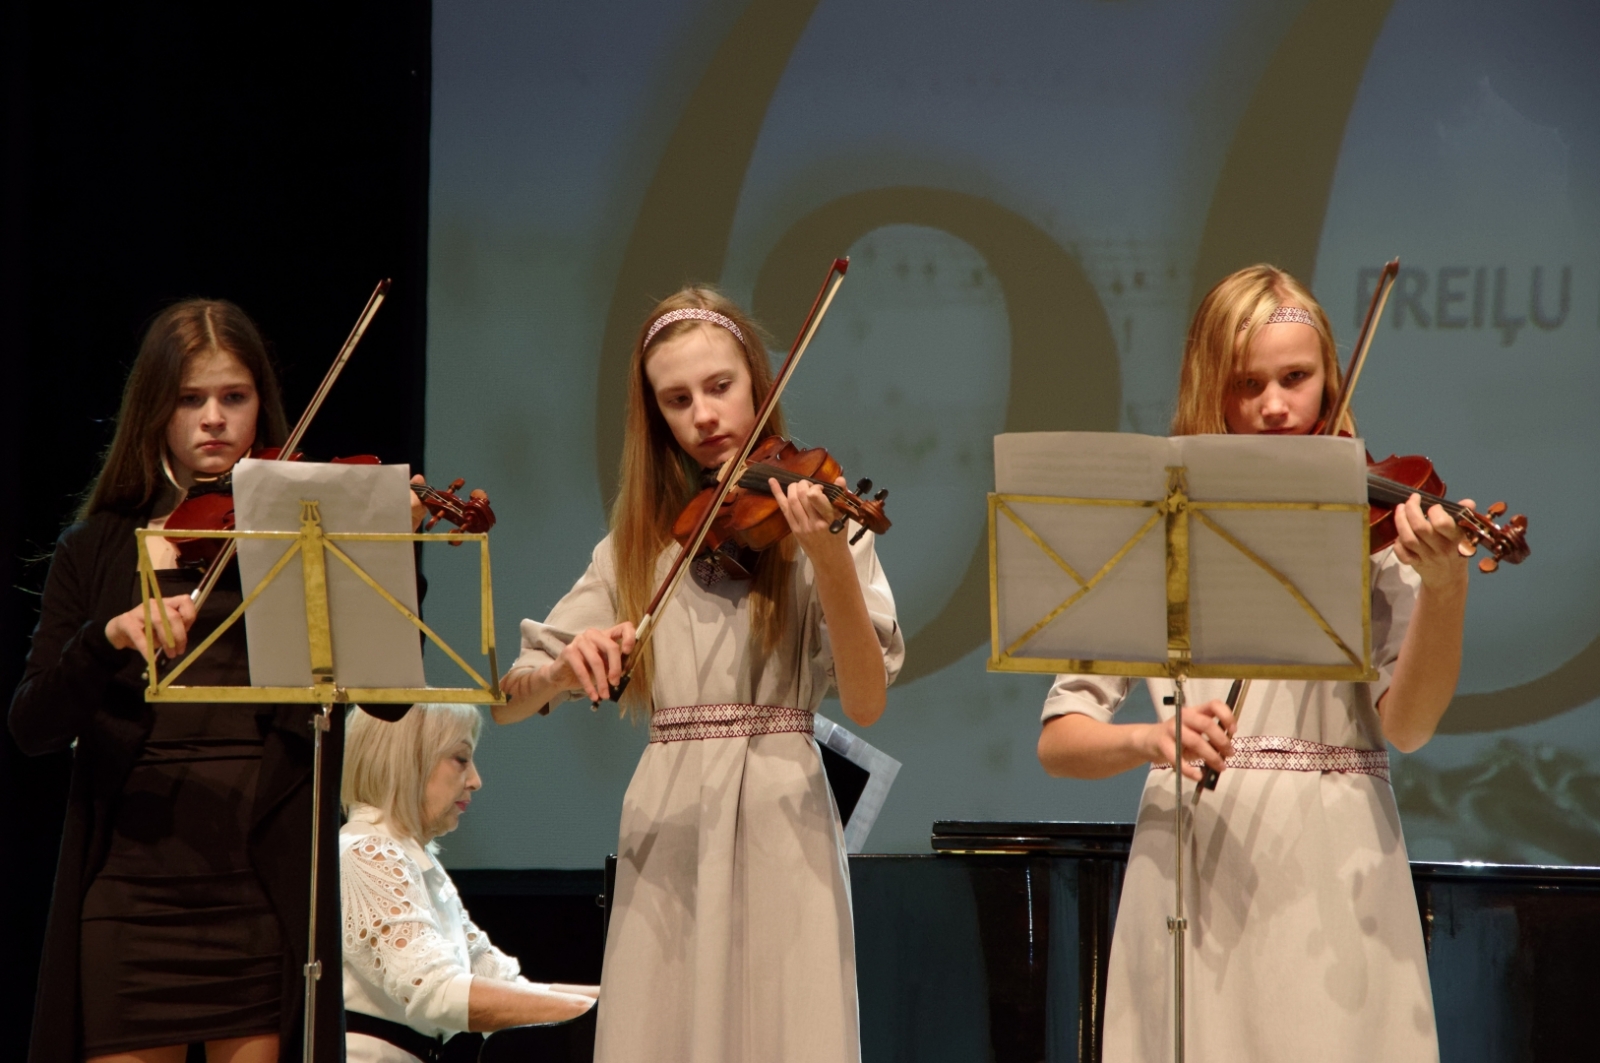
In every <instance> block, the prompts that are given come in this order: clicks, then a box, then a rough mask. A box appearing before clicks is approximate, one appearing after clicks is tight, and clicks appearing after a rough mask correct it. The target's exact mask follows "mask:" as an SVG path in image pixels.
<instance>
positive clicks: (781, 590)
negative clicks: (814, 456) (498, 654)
mask: <svg viewBox="0 0 1600 1063" xmlns="http://www.w3.org/2000/svg"><path fill="white" fill-rule="evenodd" d="M688 307H695V308H698V309H702V310H712V311H715V312H716V313H718V314H721V315H723V316H724V317H726V318H728V319H729V320H731V321H732V322H734V324H736V325H738V326H739V331H740V332H742V333H743V334H744V339H743V342H741V343H740V344H739V346H740V348H741V349H742V350H743V351H744V361H745V366H746V368H747V369H748V370H749V372H750V397H751V399H752V401H753V402H754V403H755V405H756V407H757V408H758V409H759V408H760V406H761V404H762V403H763V402H765V401H766V398H767V393H768V392H770V391H771V390H772V365H771V363H770V362H768V360H767V349H766V345H765V344H763V343H762V340H761V333H760V330H759V329H757V327H756V325H755V322H753V321H751V320H750V317H749V316H748V315H747V314H745V313H744V311H742V310H740V309H739V308H738V307H737V306H735V305H734V304H733V302H732V301H731V300H729V299H728V298H727V297H726V296H724V295H723V294H722V293H721V292H718V291H716V290H715V289H713V288H709V287H701V286H691V287H687V288H684V289H682V290H681V291H678V292H676V293H674V294H672V295H670V296H668V297H667V298H665V299H663V300H661V302H660V303H658V304H656V307H655V309H654V310H652V311H650V313H649V314H648V315H647V316H646V317H645V319H644V323H643V324H642V325H640V327H639V335H638V337H637V338H636V339H635V340H634V344H633V358H632V359H631V361H630V363H629V366H628V412H627V421H626V424H625V427H624V433H623V441H622V471H621V475H620V476H619V478H618V479H619V483H620V488H619V490H618V491H617V500H616V503H615V505H613V506H612V508H611V546H612V550H613V552H614V555H615V559H616V569H617V615H618V616H619V617H621V618H622V619H625V620H633V621H637V620H639V618H640V617H642V616H643V615H644V610H645V607H646V606H647V605H649V604H650V596H651V595H652V594H654V593H655V589H656V562H657V559H658V558H659V557H660V556H661V552H662V551H663V550H665V549H666V548H667V545H668V544H669V543H671V542H672V524H673V522H674V521H675V520H676V519H677V517H678V514H679V513H680V512H681V511H682V510H683V507H684V506H685V505H687V504H688V502H689V500H690V499H691V498H693V497H694V496H695V494H696V493H698V492H699V491H700V466H699V463H697V462H696V461H695V460H694V459H693V458H691V457H689V455H687V454H685V453H684V452H683V450H682V448H680V447H679V446H678V441H677V440H676V439H675V438H674V437H673V435H672V429H671V427H670V426H668V424H667V420H666V418H665V417H663V416H662V415H661V408H660V406H659V405H658V404H657V403H656V397H655V391H654V389H653V388H651V386H650V379H649V377H647V376H646V375H645V353H646V352H645V343H644V341H645V335H646V333H647V332H648V331H649V328H650V325H651V323H652V322H654V321H655V320H656V319H657V318H658V317H660V316H661V315H662V314H665V313H668V312H669V311H672V310H681V309H685V308H688ZM718 327H719V326H717V325H710V324H706V323H705V322H702V321H696V320H685V321H675V322H673V323H672V324H670V325H666V326H664V327H663V328H662V329H661V330H660V331H659V332H657V333H656V334H655V335H654V336H653V337H651V339H650V344H651V346H652V347H654V346H655V345H656V344H658V343H661V342H663V341H664V340H669V339H671V338H673V337H674V336H678V335H681V334H683V333H684V332H685V331H687V330H689V329H694V328H718ZM729 335H730V336H732V333H729ZM733 338H734V340H735V342H739V340H738V337H733ZM763 433H764V434H765V435H774V434H776V435H783V434H785V429H784V421H783V410H782V408H781V406H780V407H777V408H774V409H773V411H772V416H771V417H770V418H768V420H767V423H766V427H765V428H764V429H763ZM794 558H795V554H794V540H793V538H792V537H789V538H785V539H784V540H783V541H782V542H780V543H778V544H777V545H776V546H773V547H772V548H770V549H768V550H766V551H763V552H762V553H761V555H760V560H759V561H758V562H757V564H756V569H755V573H754V579H753V580H752V581H751V584H750V591H749V596H748V599H749V605H750V651H751V660H752V662H753V664H754V665H755V667H756V668H757V669H758V670H759V663H760V661H761V660H762V659H764V658H765V657H766V656H767V655H768V654H770V653H771V652H772V651H773V649H774V648H776V646H777V645H778V640H779V639H780V638H781V636H782V634H783V627H784V623H785V617H786V615H787V613H788V609H789V601H790V598H791V595H792V589H791V584H792V582H793V578H794ZM654 674H655V668H654V660H653V657H652V654H651V650H650V647H649V646H646V647H645V649H644V650H643V651H642V652H641V653H640V655H639V659H638V661H637V662H636V663H635V664H634V668H633V679H632V680H631V682H630V683H629V685H628V691H627V693H626V694H625V695H624V696H623V703H622V704H623V710H624V711H625V712H632V711H638V712H649V711H650V710H651V709H652V708H653V707H654V706H653V705H652V702H651V694H650V692H651V682H652V680H653V678H654Z"/></svg>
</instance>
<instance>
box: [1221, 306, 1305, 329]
mask: <svg viewBox="0 0 1600 1063" xmlns="http://www.w3.org/2000/svg"><path fill="white" fill-rule="evenodd" d="M1285 321H1292V322H1294V323H1295V324H1297V325H1310V326H1311V327H1312V328H1316V327H1317V319H1316V318H1314V317H1312V316H1311V311H1309V310H1302V309H1301V308H1300V307H1298V306H1280V307H1278V308H1277V309H1276V310H1274V311H1273V312H1272V313H1270V314H1268V315H1267V319H1266V320H1265V321H1263V322H1262V324H1263V325H1277V324H1281V323H1283V322H1285ZM1249 327H1250V319H1249V318H1245V319H1244V320H1243V321H1241V322H1239V327H1238V329H1237V330H1236V331H1238V332H1243V331H1244V330H1245V329H1247V328H1249Z"/></svg>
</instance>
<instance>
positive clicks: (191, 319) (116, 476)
mask: <svg viewBox="0 0 1600 1063" xmlns="http://www.w3.org/2000/svg"><path fill="white" fill-rule="evenodd" d="M216 351H224V352H226V353H228V354H231V355H233V356H234V357H235V358H237V359H239V361H240V363H241V364H243V365H244V367H245V368H246V369H247V370H249V371H250V376H251V377H252V378H253V379H254V381H255V385H256V395H257V397H258V398H259V399H260V408H259V410H258V412H257V413H256V439H255V445H256V446H257V447H273V446H277V445H278V444H280V443H282V442H283V441H284V439H285V438H287V437H288V435H289V429H288V426H287V422H286V421H285V419H284V416H283V397H282V395H281V394H280V392H279V390H278V375H277V373H275V372H274V371H273V368H272V359H271V358H269V357H268V355H267V345H266V343H265V342H263V341H262V339H261V333H260V332H259V331H258V330H257V329H256V326H255V323H254V322H253V321H251V320H250V318H249V317H248V316H246V314H245V312H244V311H243V310H240V309H239V308H238V307H237V306H235V305H234V304H232V303H230V302H228V301H227V300H224V299H185V300H183V301H182V302H179V303H173V304H172V305H171V306H169V307H167V308H166V309H165V310H163V311H161V313H159V314H157V315H156V316H155V319H154V320H152V321H151V322H150V327H149V328H147V329H145V333H144V340H143V341H142V342H141V343H140V344H139V355H138V357H137V358H135V359H134V361H133V368H132V369H131V370H129V371H128V382H127V384H126V385H124V387H123V389H122V407H121V409H119V410H118V411H117V428H116V434H115V435H113V436H112V438H111V446H110V447H109V448H107V450H106V453H105V459H104V461H103V462H102V463H101V466H100V472H99V474H98V475H97V476H96V477H95V479H94V483H93V484H92V485H91V486H90V488H89V490H88V492H87V493H86V495H85V497H84V500H83V505H82V506H80V507H79V509H78V517H77V519H79V520H84V519H86V518H88V517H91V516H93V515H94V514H96V513H99V512H101V511H102V510H110V511H111V512H114V513H122V514H133V513H137V512H139V511H141V510H142V509H144V507H146V506H148V505H149V504H150V502H151V500H152V499H154V498H155V496H156V492H157V490H158V489H159V488H160V486H161V484H162V481H163V480H164V479H165V477H164V475H163V473H162V470H161V459H162V455H163V453H164V451H165V448H166V439H167V422H169V421H171V420H172V411H173V410H175V409H177V406H178V389H179V388H180V387H181V386H182V385H183V372H184V369H185V368H186V367H187V366H188V365H189V362H190V361H191V360H192V359H194V358H196V357H198V356H200V355H206V354H211V353H213V352H216Z"/></svg>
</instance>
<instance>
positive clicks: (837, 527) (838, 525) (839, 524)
mask: <svg viewBox="0 0 1600 1063" xmlns="http://www.w3.org/2000/svg"><path fill="white" fill-rule="evenodd" d="M828 530H829V531H830V532H832V533H833V534H835V535H838V534H839V533H840V532H842V531H844V518H843V517H840V518H839V519H838V520H836V521H834V522H833V523H832V524H830V525H828Z"/></svg>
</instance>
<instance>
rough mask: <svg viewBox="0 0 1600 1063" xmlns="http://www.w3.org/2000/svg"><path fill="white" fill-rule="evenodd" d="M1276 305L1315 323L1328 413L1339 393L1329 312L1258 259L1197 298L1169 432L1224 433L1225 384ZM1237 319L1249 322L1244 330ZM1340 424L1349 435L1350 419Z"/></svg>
mask: <svg viewBox="0 0 1600 1063" xmlns="http://www.w3.org/2000/svg"><path fill="white" fill-rule="evenodd" d="M1280 306H1298V307H1300V308H1301V309H1303V310H1306V311H1308V312H1309V313H1310V314H1311V316H1312V317H1313V318H1314V319H1316V324H1315V325H1314V326H1313V327H1314V328H1315V329H1316V330H1317V335H1318V337H1319V339H1320V342H1319V344H1318V345H1319V346H1320V347H1321V349H1322V371H1323V383H1322V412H1323V414H1326V413H1327V412H1328V410H1329V408H1330V407H1331V406H1332V405H1333V401H1334V399H1335V398H1336V397H1337V396H1338V394H1339V355H1338V351H1337V349H1336V348H1335V347H1334V343H1333V328H1332V326H1330V325H1329V324H1328V315H1327V314H1325V313H1323V311H1322V306H1321V304H1320V303H1318V302H1317V300H1316V298H1315V297H1313V296H1312V294H1311V292H1310V291H1308V290H1307V289H1306V287H1305V285H1303V284H1301V283H1300V282H1299V281H1297V280H1295V279H1294V278H1293V277H1291V276H1290V275H1289V274H1288V273H1285V272H1284V271H1283V270H1281V269H1279V268H1278V267H1276V266H1269V265H1267V264H1266V263H1261V264H1258V265H1254V266H1249V267H1246V268H1245V269H1241V270H1239V271H1238V272H1236V273H1230V274H1229V275H1228V276H1226V277H1224V278H1223V279H1222V280H1221V281H1220V282H1219V283H1218V284H1217V286H1216V287H1215V288H1212V289H1211V290H1210V291H1209V292H1207V293H1206V297H1205V298H1204V299H1202V300H1200V309H1198V310H1196V311H1195V313H1194V321H1193V323H1191V324H1190V326H1189V339H1188V342H1186V343H1185V344H1184V346H1183V372H1182V374H1181V375H1180V376H1179V378H1178V409H1177V412H1176V413H1174V414H1173V417H1172V434H1173V435H1175V436H1192V435H1206V434H1223V433H1226V432H1227V431H1228V421H1227V416H1226V409H1227V401H1228V388H1229V386H1230V385H1231V383H1232V381H1233V375H1234V372H1235V370H1236V369H1237V367H1238V364H1239V361H1240V359H1241V358H1242V356H1243V354H1244V352H1245V351H1247V350H1249V349H1250V343H1251V341H1253V340H1254V339H1255V337H1256V333H1257V332H1258V331H1259V330H1260V329H1261V327H1262V325H1263V324H1264V323H1265V322H1266V320H1267V317H1268V315H1270V314H1271V313H1272V312H1273V311H1274V310H1276V309H1278V307H1280ZM1241 322H1248V324H1247V325H1245V326H1244V328H1243V329H1242V330H1241V329H1240V327H1239V326H1240V323H1241ZM1344 427H1345V428H1347V429H1348V430H1349V431H1350V432H1351V433H1352V434H1353V433H1354V432H1355V419H1354V417H1352V416H1351V415H1349V414H1346V415H1345V425H1344Z"/></svg>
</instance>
